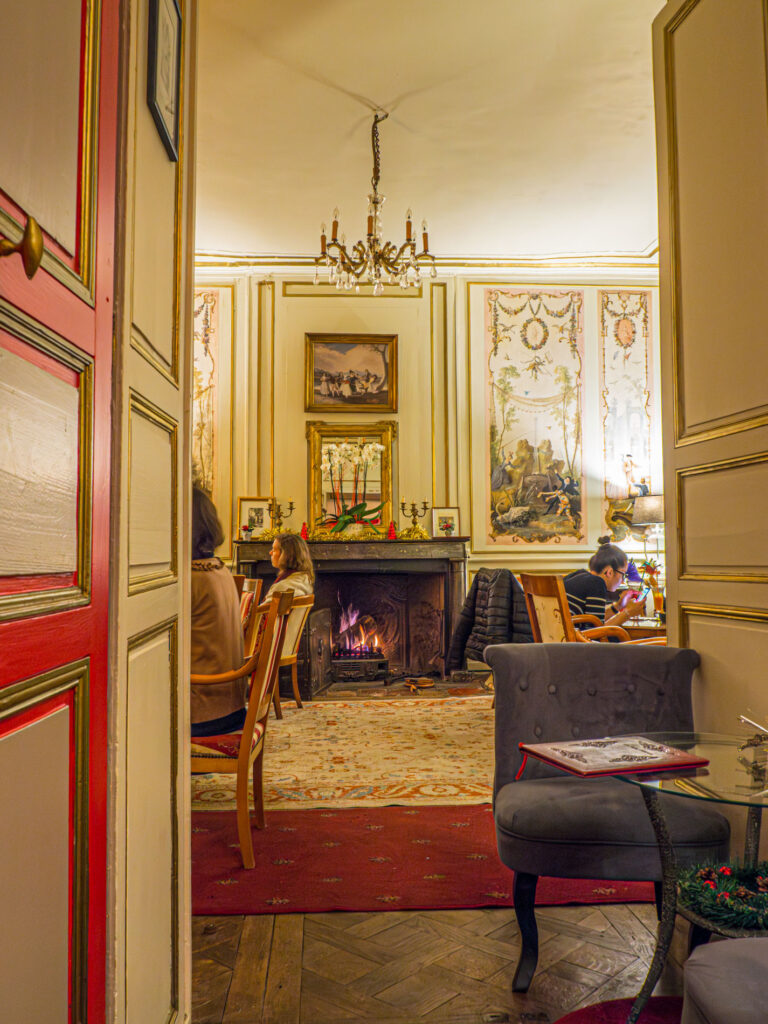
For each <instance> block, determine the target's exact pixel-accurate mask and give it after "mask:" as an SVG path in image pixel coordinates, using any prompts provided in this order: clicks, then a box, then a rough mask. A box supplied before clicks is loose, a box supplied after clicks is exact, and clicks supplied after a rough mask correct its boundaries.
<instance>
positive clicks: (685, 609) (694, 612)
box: [677, 601, 768, 647]
mask: <svg viewBox="0 0 768 1024" xmlns="http://www.w3.org/2000/svg"><path fill="white" fill-rule="evenodd" d="M677 615H678V628H679V635H680V646H681V647H687V646H688V644H689V642H690V639H691V636H690V629H689V623H690V620H691V619H692V618H694V617H696V616H698V617H700V618H714V619H732V620H733V621H735V622H761V623H765V624H768V611H766V610H763V609H761V608H738V607H736V606H734V605H725V604H699V603H694V602H685V601H682V602H681V603H680V604H679V605H678V611H677Z"/></svg>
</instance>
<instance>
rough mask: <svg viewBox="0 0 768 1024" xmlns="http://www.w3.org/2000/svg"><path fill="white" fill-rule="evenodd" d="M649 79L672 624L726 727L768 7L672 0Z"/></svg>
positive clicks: (748, 505) (756, 495)
mask: <svg viewBox="0 0 768 1024" xmlns="http://www.w3.org/2000/svg"><path fill="white" fill-rule="evenodd" d="M654 75H655V95H656V128H657V157H658V159H657V163H658V174H659V242H660V283H661V332H662V345H661V352H662V404H663V429H664V439H663V446H664V471H665V492H666V498H667V530H666V552H667V609H668V611H667V626H668V633H669V637H670V642H672V643H679V644H680V645H690V646H692V647H694V648H695V649H696V650H698V651H699V652H700V654H701V657H702V663H701V672H700V678H699V681H698V685H697V687H696V689H695V721H696V725H697V727H698V728H700V729H705V730H706V729H712V730H716V731H721V732H722V731H727V732H730V731H733V730H735V729H736V728H737V721H736V716H737V714H738V713H739V712H742V713H748V709H750V708H751V709H752V711H753V714H754V715H757V716H758V717H760V716H761V715H764V713H765V708H764V702H762V703H761V698H760V694H761V693H762V690H761V686H762V683H761V680H762V679H763V677H764V674H765V658H766V650H767V648H766V636H767V635H768V634H767V632H766V629H767V628H768V555H767V553H768V536H767V535H766V523H765V515H764V511H763V510H764V507H765V501H766V500H768V474H766V466H768V403H766V387H765V381H766V377H768V349H767V348H766V345H765V330H764V328H763V326H762V308H763V306H764V304H765V296H766V295H768V264H766V259H765V238H766V235H768V194H767V193H766V189H765V182H766V179H767V178H768V2H766V0H739V2H738V3H729V4H724V3H722V2H721V0H673V2H670V3H668V4H667V5H666V7H665V8H664V9H663V10H662V11H661V13H660V14H659V15H658V17H657V19H656V21H655V23H654ZM763 689H764V687H763Z"/></svg>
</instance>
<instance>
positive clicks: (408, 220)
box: [405, 210, 412, 242]
mask: <svg viewBox="0 0 768 1024" xmlns="http://www.w3.org/2000/svg"><path fill="white" fill-rule="evenodd" d="M411 230H412V225H411V211H410V210H409V211H408V213H406V215H405V240H406V242H410V240H411Z"/></svg>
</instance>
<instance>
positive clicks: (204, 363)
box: [192, 288, 219, 494]
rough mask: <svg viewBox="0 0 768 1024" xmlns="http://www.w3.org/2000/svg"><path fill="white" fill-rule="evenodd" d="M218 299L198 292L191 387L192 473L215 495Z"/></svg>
mask: <svg viewBox="0 0 768 1024" xmlns="http://www.w3.org/2000/svg"><path fill="white" fill-rule="evenodd" d="M218 299H219V296H218V292H217V290H216V289H215V288H205V289H196V290H195V306H194V353H193V363H194V366H193V384H192V473H193V478H194V480H195V483H197V484H198V485H199V486H200V487H202V488H203V489H204V490H206V491H207V492H208V493H209V494H215V483H216V468H217V457H218V443H217V442H218V438H217V424H216V390H217V387H218V375H219V302H218Z"/></svg>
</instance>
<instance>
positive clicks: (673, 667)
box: [485, 643, 699, 796]
mask: <svg viewBox="0 0 768 1024" xmlns="http://www.w3.org/2000/svg"><path fill="white" fill-rule="evenodd" d="M485 660H486V661H487V662H488V664H489V665H490V667H491V668H492V669H493V678H494V686H495V692H496V774H495V780H494V796H495V794H496V793H498V791H499V789H500V788H501V787H502V786H504V785H506V784H507V783H509V782H513V781H514V779H515V776H516V775H517V773H518V770H519V768H520V765H521V764H522V755H521V753H520V750H519V748H518V744H519V743H521V742H528V743H547V742H550V741H556V740H567V739H595V738H598V737H600V736H610V735H614V736H621V735H629V734H631V733H636V732H665V731H688V730H690V729H692V728H693V712H692V707H691V677H692V675H693V672H694V669H695V668H696V667H697V666H698V664H699V655H698V654H697V653H696V651H692V650H687V649H680V648H676V647H643V646H634V645H629V644H580V643H566V644H563V643H554V644H524V645H522V644H521V645H513V644H498V645H497V646H494V647H488V648H486V651H485ZM561 775H562V773H561V772H559V771H558V770H557V769H556V768H551V767H549V766H548V765H545V764H543V763H542V762H540V761H537V760H535V759H533V758H529V760H528V763H527V765H526V769H525V778H526V779H535V778H544V777H550V776H561Z"/></svg>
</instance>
